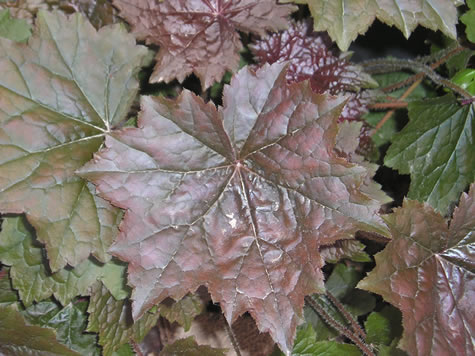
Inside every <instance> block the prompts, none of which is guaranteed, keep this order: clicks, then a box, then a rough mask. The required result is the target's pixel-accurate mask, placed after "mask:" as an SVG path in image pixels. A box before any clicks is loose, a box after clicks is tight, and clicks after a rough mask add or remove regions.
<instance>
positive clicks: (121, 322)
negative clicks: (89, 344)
mask: <svg viewBox="0 0 475 356" xmlns="http://www.w3.org/2000/svg"><path fill="white" fill-rule="evenodd" d="M87 311H88V313H89V322H88V326H87V331H92V332H97V333H98V334H99V344H100V345H101V346H102V347H103V355H104V356H109V355H112V354H113V352H114V351H116V350H117V349H119V347H120V346H121V345H123V344H125V343H127V342H129V341H131V340H133V341H135V342H140V341H142V339H143V338H144V337H145V335H146V334H147V333H148V331H149V330H150V329H151V328H153V327H154V326H155V324H156V323H157V319H158V317H159V316H160V314H159V313H149V312H145V313H144V315H143V316H142V317H141V318H140V319H139V320H136V321H135V322H134V321H133V320H132V308H131V305H130V301H129V300H128V299H125V300H116V299H115V298H114V297H113V296H112V294H111V293H110V292H109V291H108V290H107V288H106V287H104V286H103V285H102V283H99V282H98V283H96V284H95V285H93V287H92V291H91V298H90V301H89V307H88V309H87Z"/></svg>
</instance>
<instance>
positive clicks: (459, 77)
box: [451, 68, 475, 95]
mask: <svg viewBox="0 0 475 356" xmlns="http://www.w3.org/2000/svg"><path fill="white" fill-rule="evenodd" d="M451 80H452V82H454V83H455V84H457V85H458V86H460V87H462V89H465V90H466V91H468V92H469V93H470V94H472V95H475V69H468V68H467V69H462V70H461V71H459V72H457V74H455V75H454V76H453V77H452V79H451Z"/></svg>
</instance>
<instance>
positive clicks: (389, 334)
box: [364, 306, 402, 346]
mask: <svg viewBox="0 0 475 356" xmlns="http://www.w3.org/2000/svg"><path fill="white" fill-rule="evenodd" d="M364 327H365V330H366V342H367V343H370V344H383V345H388V346H389V345H390V344H391V342H392V341H393V340H394V339H395V338H399V337H400V336H401V335H402V320H401V312H400V311H399V310H397V309H396V308H394V307H392V306H385V307H384V308H383V309H382V310H381V311H380V312H372V313H371V314H370V315H369V316H368V318H367V319H366V321H365V323H364Z"/></svg>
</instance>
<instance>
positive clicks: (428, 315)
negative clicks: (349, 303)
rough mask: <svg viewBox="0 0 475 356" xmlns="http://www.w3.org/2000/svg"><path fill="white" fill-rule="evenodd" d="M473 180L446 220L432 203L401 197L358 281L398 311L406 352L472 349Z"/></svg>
mask: <svg viewBox="0 0 475 356" xmlns="http://www.w3.org/2000/svg"><path fill="white" fill-rule="evenodd" d="M474 195H475V185H472V187H471V189H470V192H469V193H468V194H465V193H464V194H463V195H462V198H461V199H460V204H459V206H458V208H456V209H455V212H454V215H453V218H452V220H451V221H450V224H449V226H447V225H448V224H447V221H446V220H445V219H444V218H443V217H442V216H441V215H440V214H439V213H437V212H435V211H434V209H433V208H432V207H430V206H429V205H427V204H422V203H419V202H417V201H415V200H406V201H405V202H404V204H403V207H402V208H399V209H396V210H395V212H394V213H393V214H391V215H388V216H387V217H386V220H387V222H388V224H389V227H390V229H391V232H392V236H393V241H391V242H390V243H389V244H388V245H387V246H386V248H385V249H384V250H383V251H382V252H380V253H379V254H377V255H376V267H375V269H374V270H373V271H371V272H370V273H369V275H368V276H367V277H366V278H365V279H364V280H362V281H361V282H360V283H359V285H358V287H360V288H363V289H366V290H369V291H371V292H374V293H378V294H381V295H382V296H383V298H384V299H385V300H386V301H388V302H390V303H391V304H393V305H394V306H396V307H398V308H399V309H400V310H401V311H402V315H403V326H404V334H403V338H402V340H401V345H402V346H403V348H404V349H405V350H406V351H407V352H409V353H410V354H411V355H417V356H423V355H427V356H429V355H457V356H458V355H460V356H469V355H473V350H474V339H473V335H474V333H475V319H474V317H473V300H474V298H475V278H474V277H475V262H474V261H475V256H474V251H475V249H474V247H475V234H474V231H475V204H474Z"/></svg>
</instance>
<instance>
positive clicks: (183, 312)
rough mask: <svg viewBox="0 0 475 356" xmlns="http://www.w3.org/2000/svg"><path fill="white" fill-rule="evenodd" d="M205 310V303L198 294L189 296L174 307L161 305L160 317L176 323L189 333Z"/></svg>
mask: <svg viewBox="0 0 475 356" xmlns="http://www.w3.org/2000/svg"><path fill="white" fill-rule="evenodd" d="M203 310H204V305H203V302H202V301H201V299H200V297H199V296H197V295H196V294H188V295H186V296H184V297H183V298H182V299H181V300H179V301H177V302H174V303H173V304H172V305H167V304H164V303H162V304H160V315H161V316H163V317H165V318H166V319H167V320H168V321H170V322H172V323H173V322H174V321H176V322H177V323H178V324H180V325H181V326H183V327H184V329H185V331H188V330H189V329H190V327H191V322H192V321H193V319H194V318H195V317H196V316H197V315H200V314H201V313H202V312H203Z"/></svg>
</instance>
